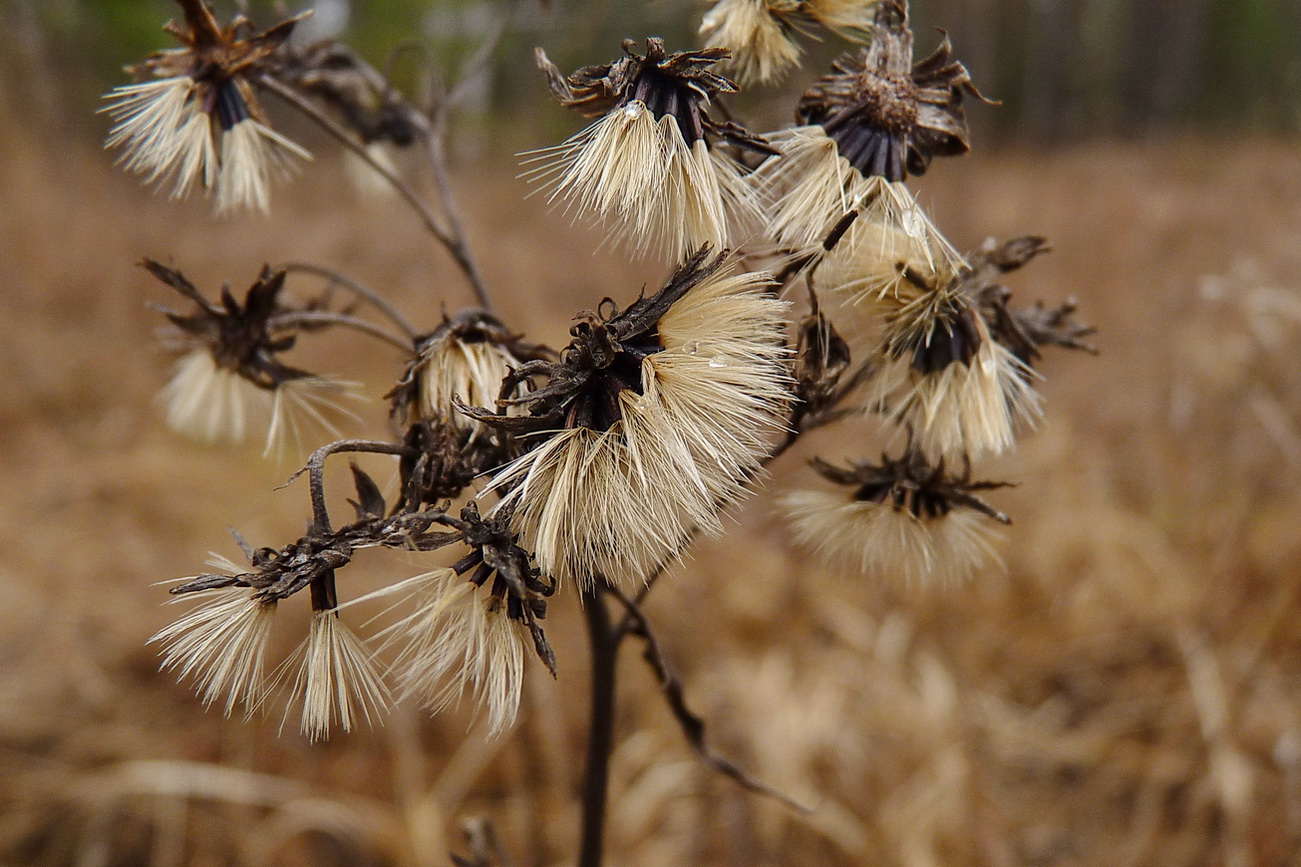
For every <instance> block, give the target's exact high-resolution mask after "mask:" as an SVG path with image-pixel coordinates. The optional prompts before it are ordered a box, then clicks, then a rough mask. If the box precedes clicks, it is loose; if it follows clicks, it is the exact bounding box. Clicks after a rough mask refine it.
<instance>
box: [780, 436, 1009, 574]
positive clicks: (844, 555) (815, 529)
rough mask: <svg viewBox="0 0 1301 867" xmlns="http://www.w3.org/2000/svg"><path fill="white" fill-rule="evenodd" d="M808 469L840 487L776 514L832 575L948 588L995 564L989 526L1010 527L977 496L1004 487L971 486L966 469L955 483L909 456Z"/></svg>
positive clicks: (804, 495)
mask: <svg viewBox="0 0 1301 867" xmlns="http://www.w3.org/2000/svg"><path fill="white" fill-rule="evenodd" d="M813 466H814V469H816V470H817V471H818V473H819V474H821V475H822V476H823V477H824V478H826V479H828V480H829V481H832V482H835V483H836V484H837V485H839V486H841V487H839V488H838V489H836V490H835V491H800V492H797V493H792V494H789V495H787V496H786V497H784V498H783V500H782V506H783V508H784V510H785V511H786V513H787V515H788V516H789V518H790V520H791V522H792V527H793V529H794V532H795V537H796V539H797V541H798V542H799V543H800V544H801V545H802V546H804V547H807V548H809V549H811V550H813V551H814V553H816V554H817V555H818V556H819V557H822V558H823V559H825V560H826V561H827V562H828V563H829V564H830V565H832V566H833V567H834V568H836V569H839V570H842V571H845V572H852V573H858V574H865V575H874V576H881V577H896V576H897V577H902V578H903V579H904V580H905V581H907V582H908V583H910V584H919V583H923V582H931V583H942V584H947V583H953V582H956V581H962V580H965V579H967V578H970V577H971V576H972V575H974V574H975V573H976V572H978V571H979V570H981V569H983V568H986V567H988V566H991V565H995V564H998V563H999V562H1000V559H999V556H998V553H997V551H996V550H995V549H994V547H993V540H994V539H995V537H996V533H995V531H994V528H993V527H992V526H991V525H990V519H992V520H994V521H998V522H1001V523H1004V524H1007V523H1011V521H1010V519H1009V518H1008V517H1007V516H1006V515H1004V514H1003V513H1002V512H999V511H997V510H995V509H994V508H992V507H991V506H989V505H988V504H987V503H985V502H984V500H982V499H980V498H979V497H978V496H977V495H976V494H977V492H979V491H985V490H990V489H993V488H999V487H1003V486H1004V485H1005V483H1003V482H973V481H971V480H970V467H967V469H966V470H965V471H964V472H963V473H962V474H961V475H960V476H954V475H952V474H950V473H949V472H947V470H946V469H945V466H944V463H943V462H940V463H939V464H935V465H932V464H931V463H930V462H928V461H927V460H926V459H925V458H924V457H923V456H922V455H921V453H920V452H919V451H917V450H915V449H912V448H910V449H908V451H907V452H906V453H905V455H904V456H903V457H902V458H900V459H899V460H891V459H890V458H889V457H887V456H884V455H883V456H882V458H881V462H880V463H879V464H872V463H868V462H860V463H855V464H853V465H852V466H851V467H850V468H848V469H841V468H839V467H835V466H832V465H831V464H827V463H825V462H823V461H821V460H817V459H815V460H814V461H813Z"/></svg>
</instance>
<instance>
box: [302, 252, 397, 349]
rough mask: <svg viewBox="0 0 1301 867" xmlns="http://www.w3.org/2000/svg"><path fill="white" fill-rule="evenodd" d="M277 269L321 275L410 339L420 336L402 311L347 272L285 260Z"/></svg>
mask: <svg viewBox="0 0 1301 867" xmlns="http://www.w3.org/2000/svg"><path fill="white" fill-rule="evenodd" d="M279 270H281V271H290V272H294V271H296V272H299V273H302V274H312V275H314V276H316V277H323V278H325V279H326V280H329V281H330V283H331V284H335V285H339V286H342V287H343V288H345V289H347V290H349V291H350V292H352V293H353V294H354V295H356V296H357V297H359V298H361V299H362V300H364V301H367V302H369V303H370V304H371V305H373V306H374V307H375V308H376V309H377V310H379V311H380V312H381V313H383V314H384V315H385V316H386V317H388V319H389V321H390V322H392V323H393V324H394V325H396V326H397V327H398V328H400V329H402V332H403V333H404V334H406V336H407V337H410V338H411V339H412V341H414V340H415V339H416V338H417V337H418V336H420V332H418V331H416V329H415V326H413V325H412V324H411V322H410V320H408V319H407V318H406V317H405V316H403V315H402V311H400V310H398V309H397V308H396V307H394V306H393V305H392V304H390V303H389V302H388V301H387V300H386V299H385V298H384V296H382V295H380V294H379V293H378V292H376V291H375V290H374V289H372V288H370V287H369V286H367V285H366V284H364V283H360V282H358V281H357V280H354V279H353V278H351V277H349V276H348V275H347V274H344V273H342V272H339V271H335V270H334V269H333V268H327V267H325V266H324V265H314V264H312V263H311V262H286V263H285V264H283V265H281V266H280V268H279Z"/></svg>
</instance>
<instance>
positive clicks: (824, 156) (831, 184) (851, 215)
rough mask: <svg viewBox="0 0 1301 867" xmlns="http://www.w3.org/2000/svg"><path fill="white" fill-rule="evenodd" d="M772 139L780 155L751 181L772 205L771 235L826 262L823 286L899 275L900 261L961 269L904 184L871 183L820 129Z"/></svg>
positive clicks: (874, 177) (955, 254)
mask: <svg viewBox="0 0 1301 867" xmlns="http://www.w3.org/2000/svg"><path fill="white" fill-rule="evenodd" d="M769 139H770V140H771V141H772V142H773V144H774V145H775V146H776V147H778V148H779V149H780V150H781V155H780V156H774V157H770V158H769V159H767V160H765V161H764V162H763V163H762V164H761V165H760V166H759V168H758V169H756V170H755V172H754V174H753V175H752V178H751V182H752V183H753V184H754V185H755V187H756V188H757V189H758V190H759V193H760V196H761V197H762V198H763V199H764V200H765V201H767V202H769V203H770V205H769V207H768V209H767V213H768V214H769V218H768V225H767V232H768V234H769V235H770V236H771V237H772V238H773V239H774V240H775V241H777V243H778V244H780V245H781V246H783V247H786V248H789V249H791V250H793V251H794V252H795V253H796V254H797V255H809V254H813V255H815V256H816V257H818V258H819V259H822V260H826V261H824V263H823V264H822V265H821V266H820V270H819V282H820V283H821V284H822V285H827V286H831V287H833V288H837V289H839V288H843V287H845V286H846V285H847V284H850V283H853V282H854V281H856V280H860V279H862V278H863V276H864V275H863V274H860V273H857V272H858V271H859V270H860V269H866V270H867V271H871V270H873V269H876V268H879V267H880V265H881V264H882V263H886V265H887V267H889V268H891V269H893V265H894V264H895V263H896V262H899V261H905V262H912V261H914V260H920V261H922V262H924V263H926V264H927V265H928V267H931V268H934V267H938V266H939V265H940V264H941V263H944V264H956V263H959V262H961V256H959V255H958V252H957V251H956V250H954V249H953V247H952V245H951V244H949V242H948V241H947V240H946V239H945V238H944V236H943V235H941V234H940V232H939V230H938V229H936V228H935V226H934V224H933V223H932V222H931V220H930V218H929V217H928V216H927V215H926V213H925V212H924V211H923V210H922V208H921V206H920V205H919V204H918V203H917V200H916V199H915V198H914V197H913V195H912V193H911V192H909V190H908V188H907V187H906V186H904V184H903V183H901V182H895V181H889V180H887V179H885V178H883V177H881V176H877V175H866V176H865V175H864V174H863V173H861V172H860V171H858V170H857V169H855V168H854V167H853V166H851V165H850V164H849V161H848V160H846V159H845V158H844V157H843V156H842V155H841V154H840V152H839V150H838V149H837V146H836V143H835V142H834V141H833V140H832V139H831V138H830V137H829V136H828V135H827V134H826V132H825V131H824V130H823V129H822V128H821V127H818V126H807V127H796V128H794V129H790V130H786V131H783V132H779V133H773V134H772V135H771V136H769ZM847 219H848V220H850V222H848V224H847V228H843V227H844V226H845V220H847ZM869 282H873V281H869ZM869 288H872V287H869ZM876 288H879V287H876ZM850 291H858V288H857V287H851V289H850Z"/></svg>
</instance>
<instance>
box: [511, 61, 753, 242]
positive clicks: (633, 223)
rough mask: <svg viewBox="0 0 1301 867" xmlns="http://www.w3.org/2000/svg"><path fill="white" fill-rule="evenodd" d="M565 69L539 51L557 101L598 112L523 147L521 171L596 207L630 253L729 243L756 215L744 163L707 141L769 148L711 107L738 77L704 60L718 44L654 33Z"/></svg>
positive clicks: (556, 194)
mask: <svg viewBox="0 0 1301 867" xmlns="http://www.w3.org/2000/svg"><path fill="white" fill-rule="evenodd" d="M623 47H624V52H625V54H626V55H627V56H626V57H624V58H622V59H621V60H618V61H615V62H614V63H611V64H606V65H603V66H588V67H584V68H582V69H580V70H578V71H577V72H575V73H574V74H573V75H570V76H568V77H566V76H564V75H562V74H561V72H560V71H559V70H558V69H557V68H556V67H555V65H554V64H552V63H551V62H550V61H549V60H548V59H547V57H546V55H545V54H544V53H543V52H542V51H541V50H539V51H538V64H539V66H540V67H541V68H542V69H543V71H544V72H545V73H546V75H547V80H548V83H549V85H550V87H551V91H552V93H553V94H554V95H555V96H556V97H557V98H558V99H559V100H560V101H561V103H562V104H563V105H565V106H566V107H569V108H573V109H575V110H577V111H579V112H580V113H581V114H583V115H584V116H585V117H595V118H597V120H596V121H595V122H594V123H592V124H591V125H590V126H588V127H586V128H585V129H584V130H582V131H581V132H579V133H578V134H577V135H575V136H573V137H572V138H570V139H569V140H568V141H566V142H564V143H563V144H561V145H559V146H557V147H553V148H547V149H544V150H541V151H537V152H534V153H532V154H527V155H526V156H527V157H529V159H528V160H527V164H532V165H534V168H532V169H531V170H530V171H529V172H528V173H527V176H528V177H529V178H530V179H532V180H533V181H536V182H540V183H542V184H543V186H542V189H543V190H546V191H548V192H549V196H550V198H551V200H553V201H554V200H556V199H561V200H564V201H565V202H567V203H568V205H569V206H572V207H574V208H576V209H577V211H578V212H580V213H584V214H592V215H595V216H596V217H597V218H598V219H600V220H601V221H602V222H603V223H604V224H606V225H607V226H608V228H609V229H610V230H611V231H612V233H613V235H614V236H615V238H616V239H617V240H618V241H620V242H622V243H624V244H626V245H627V246H628V247H629V248H630V249H631V250H632V251H633V252H634V253H636V254H637V255H648V254H650V255H656V256H659V257H663V258H664V259H667V260H669V261H672V262H680V261H682V260H683V259H685V258H686V257H688V256H690V255H691V254H692V253H694V252H695V251H696V250H697V249H698V248H699V247H700V246H701V245H703V244H709V245H711V246H713V247H714V248H716V249H718V248H722V247H726V246H728V245H729V244H730V242H731V240H732V238H733V237H734V236H741V235H745V234H747V233H748V232H750V231H753V230H754V229H757V227H758V226H759V225H760V223H761V215H760V212H759V204H758V200H757V198H756V195H755V191H754V188H753V187H752V186H751V185H750V184H748V183H746V182H745V180H744V178H743V170H742V168H741V166H740V165H739V164H737V163H736V162H735V161H733V160H732V159H731V158H730V157H729V156H727V155H726V154H724V153H722V152H720V151H719V150H718V148H717V147H715V146H713V145H712V144H711V139H713V140H714V141H718V140H726V141H728V142H730V143H733V144H736V145H739V146H741V147H745V148H749V149H752V150H756V151H760V152H763V153H771V152H772V151H771V148H769V147H768V146H767V144H766V143H764V142H763V141H762V139H759V138H758V137H756V136H753V135H751V134H750V133H748V132H746V131H745V130H744V129H742V128H741V127H739V126H736V125H735V124H732V123H729V122H722V121H715V120H713V119H711V117H710V116H709V114H708V109H709V106H710V102H711V100H712V99H713V97H714V96H716V95H718V94H721V93H733V92H735V91H736V89H737V88H736V85H735V84H733V83H732V82H731V81H730V80H728V79H726V78H724V77H722V76H721V75H718V74H717V73H715V72H713V71H712V70H711V67H712V66H713V65H714V64H715V63H717V62H718V61H719V60H721V59H722V58H723V57H725V56H726V54H727V52H726V51H725V50H723V49H706V50H704V51H686V52H679V53H676V54H669V53H668V52H667V51H666V50H665V48H664V43H663V41H662V40H660V39H654V38H652V39H647V40H646V53H645V54H641V53H639V52H638V51H637V50H636V46H635V44H634V43H632V42H625V43H624V46H623Z"/></svg>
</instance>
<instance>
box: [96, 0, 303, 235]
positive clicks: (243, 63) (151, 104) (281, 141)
mask: <svg viewBox="0 0 1301 867" xmlns="http://www.w3.org/2000/svg"><path fill="white" fill-rule="evenodd" d="M178 2H179V3H180V5H181V6H182V8H183V9H184V10H185V23H184V25H179V24H176V23H172V24H169V25H168V26H167V28H166V29H167V31H168V32H169V33H171V34H172V35H173V36H175V37H176V38H177V39H178V40H180V41H181V43H182V44H183V46H184V47H182V48H177V49H172V50H170V51H163V52H159V53H157V54H154V55H152V56H151V57H149V58H147V59H145V60H144V61H143V62H142V63H140V64H138V65H136V66H135V67H133V68H132V69H131V71H132V72H133V73H134V74H135V75H136V77H137V78H139V79H147V80H143V81H140V82H139V83H137V84H130V85H124V86H122V87H117V88H114V89H113V90H112V91H111V92H110V93H109V94H108V95H107V97H106V99H108V100H109V104H108V105H107V106H106V107H105V108H104V109H103V110H104V111H105V112H107V113H108V114H109V116H110V117H112V118H113V120H114V122H115V123H114V126H113V128H112V129H111V130H110V131H109V134H108V139H107V141H106V146H107V147H114V148H116V147H120V148H122V149H123V156H122V159H123V161H124V162H125V163H126V166H127V168H129V169H131V170H132V171H134V172H137V173H139V174H142V175H145V176H146V179H147V180H148V181H149V182H151V183H152V182H158V183H163V184H170V185H171V186H172V197H173V198H180V197H182V196H184V195H186V193H188V192H189V191H190V190H191V189H192V188H194V187H195V186H201V187H202V188H203V189H204V190H205V191H208V192H215V194H216V209H217V212H218V213H220V214H227V213H230V212H232V211H235V210H238V209H240V208H255V209H257V210H261V211H266V210H267V198H268V188H269V186H270V178H271V176H272V175H273V174H280V175H283V174H287V173H289V172H290V171H291V170H292V168H293V159H294V158H298V159H311V155H310V154H309V153H307V151H305V150H303V149H302V148H301V147H299V146H298V145H296V144H294V143H293V142H292V141H290V140H289V139H287V138H285V137H284V136H283V135H281V134H280V133H278V132H276V131H275V130H273V129H272V128H271V127H270V126H269V125H268V124H267V121H266V115H265V113H264V112H263V111H262V108H261V105H260V104H259V102H258V99H257V96H256V94H255V93H254V90H253V83H254V82H255V81H256V79H257V76H258V75H259V74H260V71H261V69H262V67H263V65H264V64H265V63H266V62H267V60H268V58H270V57H271V56H272V55H273V54H275V52H276V51H278V50H279V49H280V47H281V46H282V45H284V44H285V42H286V40H288V38H289V35H290V33H291V32H292V31H293V28H294V25H295V24H296V23H297V21H298V19H297V18H295V19H290V20H288V21H284V22H281V23H280V24H277V25H276V26H275V27H272V28H271V29H269V30H266V31H264V32H262V33H255V32H254V31H253V28H252V25H251V24H250V23H249V21H248V19H246V18H244V17H242V16H239V17H236V18H235V20H233V21H232V22H231V23H230V24H229V25H228V26H227V27H225V28H223V27H221V26H220V25H219V24H218V23H217V20H216V18H214V17H213V14H212V11H211V10H210V9H209V8H208V6H207V5H206V4H205V3H204V2H203V0H178Z"/></svg>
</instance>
